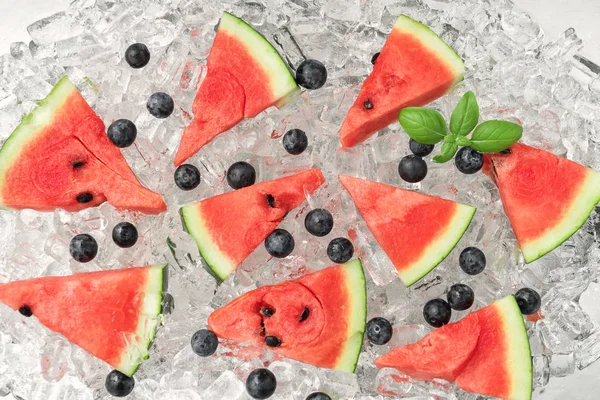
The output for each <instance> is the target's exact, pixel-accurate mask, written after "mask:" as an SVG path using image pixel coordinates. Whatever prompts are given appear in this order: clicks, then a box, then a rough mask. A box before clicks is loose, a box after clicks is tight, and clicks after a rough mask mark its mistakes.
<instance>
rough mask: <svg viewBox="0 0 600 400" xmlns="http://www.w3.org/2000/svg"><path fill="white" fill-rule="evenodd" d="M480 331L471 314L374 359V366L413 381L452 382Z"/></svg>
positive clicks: (476, 318) (467, 357)
mask: <svg viewBox="0 0 600 400" xmlns="http://www.w3.org/2000/svg"><path fill="white" fill-rule="evenodd" d="M480 330H481V328H480V326H479V318H478V314H477V313H471V314H469V315H468V316H467V317H465V318H463V319H462V320H461V321H460V322H459V323H456V324H449V325H444V326H443V327H441V328H439V329H436V330H435V331H433V332H431V333H430V334H428V335H427V336H425V337H424V338H423V339H422V340H420V341H418V342H417V343H413V344H409V345H406V346H401V347H398V348H396V349H394V350H392V351H391V352H390V353H388V354H386V355H384V356H381V357H379V358H377V359H376V360H375V365H377V367H378V368H396V369H397V370H398V371H400V372H402V373H403V374H405V375H408V376H410V377H412V378H413V379H418V380H423V381H430V380H433V379H435V378H440V379H444V380H446V381H448V382H453V381H454V380H455V379H456V377H457V376H458V374H460V372H461V371H462V370H463V369H464V367H465V365H466V363H467V362H468V361H469V359H470V358H471V356H472V354H473V351H475V348H476V346H477V338H478V337H479V333H480ZM416 354H418V357H415V355H416Z"/></svg>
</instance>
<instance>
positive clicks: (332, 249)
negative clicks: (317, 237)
mask: <svg viewBox="0 0 600 400" xmlns="http://www.w3.org/2000/svg"><path fill="white" fill-rule="evenodd" d="M353 255H354V246H353V245H352V242H351V241H349V240H348V239H346V238H343V237H339V238H335V239H333V240H332V241H331V242H329V245H328V246H327V256H328V257H329V259H330V260H331V261H333V262H334V263H337V264H343V263H345V262H348V261H350V259H351V258H352V256H353Z"/></svg>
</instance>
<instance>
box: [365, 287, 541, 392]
mask: <svg viewBox="0 0 600 400" xmlns="http://www.w3.org/2000/svg"><path fill="white" fill-rule="evenodd" d="M375 365H377V366H378V367H379V368H386V367H389V368H395V369H397V370H398V371H400V372H401V373H403V374H406V375H408V376H410V377H412V378H414V379H418V380H432V379H434V378H441V379H445V380H447V381H449V382H452V381H456V383H457V384H458V386H459V387H460V388H461V389H463V390H466V391H468V392H474V393H480V394H483V395H486V396H493V397H500V398H503V399H508V400H529V399H531V388H532V365H531V352H530V349H529V339H528V337H527V330H526V328H525V323H524V322H523V316H522V315H521V311H520V310H519V306H518V304H517V301H516V300H515V298H514V296H512V295H511V296H508V297H505V298H504V299H502V300H499V301H496V302H495V303H494V304H492V305H489V306H487V307H485V308H482V309H481V310H478V311H475V312H473V313H471V314H469V315H468V316H467V317H465V318H463V319H462V320H460V321H458V322H456V323H454V324H448V325H445V326H443V327H441V328H439V329H436V330H435V331H433V332H431V333H429V334H428V335H427V336H425V337H424V338H423V339H421V340H420V341H418V342H417V343H414V344H409V345H406V346H401V347H398V348H396V349H394V350H392V351H391V352H390V353H388V354H386V355H384V356H381V357H379V358H377V359H376V360H375Z"/></svg>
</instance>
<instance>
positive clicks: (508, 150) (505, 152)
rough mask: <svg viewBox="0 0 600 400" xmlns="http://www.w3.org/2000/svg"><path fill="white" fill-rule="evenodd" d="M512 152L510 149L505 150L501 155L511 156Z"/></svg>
mask: <svg viewBox="0 0 600 400" xmlns="http://www.w3.org/2000/svg"><path fill="white" fill-rule="evenodd" d="M511 153H512V151H510V149H504V150H502V151H501V152H500V154H511Z"/></svg>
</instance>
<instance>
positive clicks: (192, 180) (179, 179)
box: [174, 164, 200, 190]
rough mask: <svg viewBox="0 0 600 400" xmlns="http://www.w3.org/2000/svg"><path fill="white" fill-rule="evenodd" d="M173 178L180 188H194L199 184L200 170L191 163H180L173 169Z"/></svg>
mask: <svg viewBox="0 0 600 400" xmlns="http://www.w3.org/2000/svg"><path fill="white" fill-rule="evenodd" d="M174 179H175V184H176V185H177V187H178V188H179V189H181V190H192V189H196V188H197V187H198V185H199V184H200V171H198V168H196V167H195V166H193V165H192V164H182V165H180V166H179V167H177V169H176V170H175V174H174Z"/></svg>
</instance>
